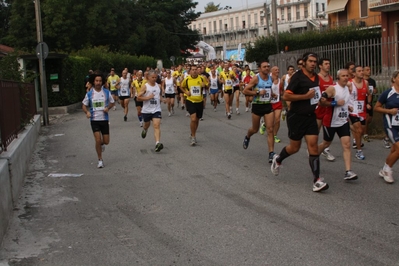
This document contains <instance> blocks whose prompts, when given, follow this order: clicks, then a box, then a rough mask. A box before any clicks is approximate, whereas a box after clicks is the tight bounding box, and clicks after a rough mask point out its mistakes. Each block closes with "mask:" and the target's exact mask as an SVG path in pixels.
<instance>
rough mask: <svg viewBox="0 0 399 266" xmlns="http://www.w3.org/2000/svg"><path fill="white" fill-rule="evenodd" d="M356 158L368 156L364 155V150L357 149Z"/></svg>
mask: <svg viewBox="0 0 399 266" xmlns="http://www.w3.org/2000/svg"><path fill="white" fill-rule="evenodd" d="M355 157H356V159H358V160H364V159H365V158H366V157H364V155H363V152H362V151H361V150H359V151H356V155H355Z"/></svg>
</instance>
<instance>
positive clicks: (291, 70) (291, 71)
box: [287, 65, 295, 75]
mask: <svg viewBox="0 0 399 266" xmlns="http://www.w3.org/2000/svg"><path fill="white" fill-rule="evenodd" d="M294 72H295V67H294V66H292V65H289V66H288V67H287V74H288V75H292V74H293V73H294Z"/></svg>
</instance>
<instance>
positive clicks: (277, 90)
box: [270, 79, 281, 103]
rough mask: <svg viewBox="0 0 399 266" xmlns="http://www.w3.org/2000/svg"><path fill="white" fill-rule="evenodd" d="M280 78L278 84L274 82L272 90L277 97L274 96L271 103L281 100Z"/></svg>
mask: <svg viewBox="0 0 399 266" xmlns="http://www.w3.org/2000/svg"><path fill="white" fill-rule="evenodd" d="M280 81H281V80H280V79H278V82H277V84H274V82H273V84H272V92H273V93H274V94H276V95H277V98H273V99H272V100H271V101H270V102H271V103H278V102H279V101H280Z"/></svg>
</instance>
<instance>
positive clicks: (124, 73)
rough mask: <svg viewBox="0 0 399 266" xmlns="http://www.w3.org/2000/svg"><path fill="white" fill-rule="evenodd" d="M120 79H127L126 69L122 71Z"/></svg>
mask: <svg viewBox="0 0 399 266" xmlns="http://www.w3.org/2000/svg"><path fill="white" fill-rule="evenodd" d="M122 77H123V78H124V79H125V78H126V77H127V69H126V68H125V70H123V71H122Z"/></svg>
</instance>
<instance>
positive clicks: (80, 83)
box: [46, 56, 91, 107]
mask: <svg viewBox="0 0 399 266" xmlns="http://www.w3.org/2000/svg"><path fill="white" fill-rule="evenodd" d="M48 61H49V62H48V63H47V65H46V67H48V69H51V71H52V72H51V73H49V71H47V73H46V75H47V98H48V106H49V107H54V106H64V105H69V104H73V103H77V102H80V101H82V99H83V98H84V95H85V93H86V89H85V84H84V78H85V76H86V75H87V72H88V70H89V69H90V65H91V62H90V59H88V58H84V57H79V56H69V57H66V58H64V59H62V61H61V60H51V61H50V60H48ZM52 73H53V74H55V73H57V74H58V80H55V81H53V80H50V78H49V77H50V74H52ZM53 84H59V85H60V91H59V92H53V91H52V85H53Z"/></svg>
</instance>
